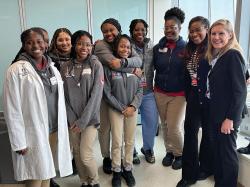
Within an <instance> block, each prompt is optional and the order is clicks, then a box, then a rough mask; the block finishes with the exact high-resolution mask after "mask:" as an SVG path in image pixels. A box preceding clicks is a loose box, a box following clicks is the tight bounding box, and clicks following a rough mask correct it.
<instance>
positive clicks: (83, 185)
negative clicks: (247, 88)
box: [81, 184, 90, 187]
mask: <svg viewBox="0 0 250 187" xmlns="http://www.w3.org/2000/svg"><path fill="white" fill-rule="evenodd" d="M81 187H90V185H89V184H82V185H81Z"/></svg>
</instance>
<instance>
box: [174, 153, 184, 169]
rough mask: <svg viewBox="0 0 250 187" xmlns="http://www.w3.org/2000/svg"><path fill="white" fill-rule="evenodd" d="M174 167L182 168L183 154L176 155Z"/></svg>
mask: <svg viewBox="0 0 250 187" xmlns="http://www.w3.org/2000/svg"><path fill="white" fill-rule="evenodd" d="M172 168H173V169H175V170H177V169H181V168H182V156H176V157H175V159H174V162H173V164H172Z"/></svg>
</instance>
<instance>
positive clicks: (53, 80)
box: [50, 77, 57, 85]
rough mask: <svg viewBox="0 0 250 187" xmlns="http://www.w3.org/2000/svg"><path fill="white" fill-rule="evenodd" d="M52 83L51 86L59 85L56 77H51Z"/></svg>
mask: <svg viewBox="0 0 250 187" xmlns="http://www.w3.org/2000/svg"><path fill="white" fill-rule="evenodd" d="M50 83H51V85H56V84H57V79H56V77H51V78H50Z"/></svg>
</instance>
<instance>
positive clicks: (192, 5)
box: [179, 0, 208, 40]
mask: <svg viewBox="0 0 250 187" xmlns="http://www.w3.org/2000/svg"><path fill="white" fill-rule="evenodd" d="M179 7H180V8H181V9H182V10H183V11H184V12H185V16H186V18H185V21H184V23H183V25H182V30H181V36H182V37H183V39H184V40H187V38H188V23H189V21H190V20H191V19H192V18H193V17H195V16H203V17H205V18H208V1H204V0H203V1H197V0H188V1H187V0H180V1H179Z"/></svg>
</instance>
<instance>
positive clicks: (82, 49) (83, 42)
mask: <svg viewBox="0 0 250 187" xmlns="http://www.w3.org/2000/svg"><path fill="white" fill-rule="evenodd" d="M75 51H76V59H77V60H78V61H83V60H85V59H86V58H87V57H88V56H89V55H90V54H91V52H92V44H91V40H90V38H89V37H88V36H86V35H83V36H81V37H80V38H79V39H78V40H77V42H76V47H75Z"/></svg>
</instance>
